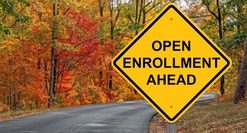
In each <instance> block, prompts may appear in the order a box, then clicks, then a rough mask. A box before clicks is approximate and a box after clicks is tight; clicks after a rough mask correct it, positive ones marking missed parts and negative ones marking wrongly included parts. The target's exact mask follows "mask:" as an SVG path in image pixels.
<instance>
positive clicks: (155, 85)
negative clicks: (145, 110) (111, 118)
mask: <svg viewBox="0 0 247 133" xmlns="http://www.w3.org/2000/svg"><path fill="white" fill-rule="evenodd" d="M112 65H113V67H114V68H115V70H117V71H118V72H119V73H120V74H121V75H122V76H123V77H124V78H125V79H126V80H127V81H128V82H129V83H130V84H131V85H132V86H133V87H134V88H135V89H136V90H137V91H138V92H139V94H140V95H142V97H144V98H145V100H146V101H147V102H148V103H149V104H150V105H151V106H152V107H153V108H154V109H155V110H156V111H157V112H158V113H159V114H160V115H161V116H162V117H163V118H164V119H165V120H166V121H167V122H168V123H175V122H176V121H177V120H178V119H179V118H180V117H181V116H182V115H183V114H184V113H185V112H186V111H187V110H188V109H189V108H190V107H191V106H192V105H193V104H194V103H195V102H196V101H197V100H198V99H199V98H200V97H201V96H202V95H203V94H204V93H205V92H206V90H207V89H208V88H209V87H210V86H211V85H213V83H214V82H215V81H217V80H218V79H219V78H220V77H221V76H222V75H223V74H224V73H225V72H226V71H227V70H228V69H229V68H230V66H231V60H230V58H229V57H228V56H227V55H226V54H225V53H224V52H223V51H222V50H221V49H220V48H219V47H218V46H217V45H216V44H215V43H214V42H213V41H212V40H211V39H210V38H209V37H208V36H207V35H206V34H205V33H204V32H203V31H201V30H200V28H199V27H198V26H197V25H196V24H195V23H194V22H193V21H192V20H190V19H189V18H188V17H187V16H186V15H185V14H184V13H183V12H182V11H181V10H180V9H179V8H178V7H177V6H176V5H175V4H168V5H167V6H166V7H165V8H164V9H163V10H162V11H161V12H160V13H159V14H158V15H157V17H155V18H154V19H153V20H152V21H151V22H150V23H149V24H148V25H147V26H146V27H145V28H144V29H143V30H142V31H141V32H140V33H139V34H138V35H137V36H136V37H135V38H134V39H133V40H132V41H131V42H130V43H129V44H128V45H126V46H125V48H124V49H122V50H121V51H120V52H119V53H118V54H117V55H116V56H115V57H114V59H113V61H112ZM174 127H175V126H174Z"/></svg>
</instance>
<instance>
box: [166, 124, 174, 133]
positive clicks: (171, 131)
mask: <svg viewBox="0 0 247 133" xmlns="http://www.w3.org/2000/svg"><path fill="white" fill-rule="evenodd" d="M166 125H167V126H166V127H167V133H176V123H166Z"/></svg>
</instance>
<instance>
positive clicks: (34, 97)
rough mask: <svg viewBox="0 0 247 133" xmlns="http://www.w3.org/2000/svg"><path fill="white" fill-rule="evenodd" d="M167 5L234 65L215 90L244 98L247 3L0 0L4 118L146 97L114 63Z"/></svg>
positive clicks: (233, 98)
mask: <svg viewBox="0 0 247 133" xmlns="http://www.w3.org/2000/svg"><path fill="white" fill-rule="evenodd" d="M168 3H175V4H177V5H178V7H180V8H181V10H183V12H185V13H186V14H187V15H188V16H189V17H190V18H191V19H192V20H193V21H194V22H195V23H196V24H197V25H198V26H199V27H200V28H201V29H202V30H203V31H204V32H205V33H206V34H207V35H208V36H209V37H210V38H211V39H212V40H213V41H214V42H215V43H216V44H217V45H218V46H219V47H220V48H221V49H222V50H223V51H224V52H225V53H226V54H227V55H228V56H229V57H230V58H231V59H232V67H231V68H230V70H229V71H228V72H227V73H226V74H225V75H224V76H222V77H221V79H220V80H219V81H217V82H216V83H215V84H214V85H213V86H212V87H211V88H210V89H209V91H210V92H219V96H217V98H219V99H221V100H229V101H233V102H234V103H239V102H240V101H242V100H244V99H245V93H246V87H247V83H246V81H247V79H246V78H247V63H246V62H247V61H246V59H247V56H246V55H247V47H246V46H247V42H246V41H247V7H246V5H247V1H246V0H1V1H0V57H1V58H0V59H1V60H0V113H2V112H8V111H14V110H35V109H41V108H64V107H73V106H79V105H87V104H96V103H107V102H121V101H127V100H138V99H142V97H141V96H140V95H139V94H138V93H137V92H136V91H135V90H134V89H133V88H132V87H131V86H130V85H129V84H128V83H127V82H126V81H125V80H124V79H123V78H122V77H121V76H120V75H119V74H118V73H117V72H116V71H115V70H113V68H112V66H111V61H112V59H113V57H114V56H115V55H116V54H117V53H118V52H119V51H120V50H121V49H122V48H123V47H124V46H125V45H127V44H128V43H129V42H130V41H131V40H132V39H133V38H134V37H135V36H136V35H137V34H138V32H140V30H142V28H143V27H144V26H145V25H146V24H148V23H149V22H150V21H151V20H152V19H153V18H154V17H155V16H156V15H157V14H158V13H159V12H160V11H161V10H162V9H163V8H164V7H165V6H166V5H167V4H168ZM241 63H242V64H241Z"/></svg>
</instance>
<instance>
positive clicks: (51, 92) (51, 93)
mask: <svg viewBox="0 0 247 133" xmlns="http://www.w3.org/2000/svg"><path fill="white" fill-rule="evenodd" d="M59 2H60V0H58V1H55V2H54V4H53V17H54V18H55V20H54V21H53V24H52V46H51V71H50V81H49V82H50V86H49V88H50V90H49V96H50V98H49V103H48V107H52V106H53V103H54V94H55V93H54V91H55V89H54V87H55V76H56V73H55V72H56V70H55V69H56V68H55V67H56V66H55V60H56V55H55V44H56V42H57V36H58V32H57V30H58V29H57V28H58V22H57V16H58V14H59Z"/></svg>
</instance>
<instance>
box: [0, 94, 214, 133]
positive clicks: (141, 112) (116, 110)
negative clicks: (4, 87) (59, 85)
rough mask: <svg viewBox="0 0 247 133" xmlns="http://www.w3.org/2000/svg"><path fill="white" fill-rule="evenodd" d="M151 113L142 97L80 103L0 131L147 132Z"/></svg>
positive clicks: (2, 125)
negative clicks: (86, 103) (102, 102)
mask: <svg viewBox="0 0 247 133" xmlns="http://www.w3.org/2000/svg"><path fill="white" fill-rule="evenodd" d="M212 98H214V95H213V94H206V95H204V96H202V97H201V99H200V100H210V99H212ZM154 114H156V111H155V110H154V109H153V108H152V107H151V106H150V105H149V104H148V103H147V102H146V101H143V100H142V101H129V102H122V103H108V104H97V105H90V106H80V107H75V108H67V109H60V110H54V111H49V112H44V113H41V114H36V115H31V116H26V117H23V118H17V119H13V120H9V121H5V122H0V133H148V130H149V121H150V119H151V117H152V116H153V115H154Z"/></svg>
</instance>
